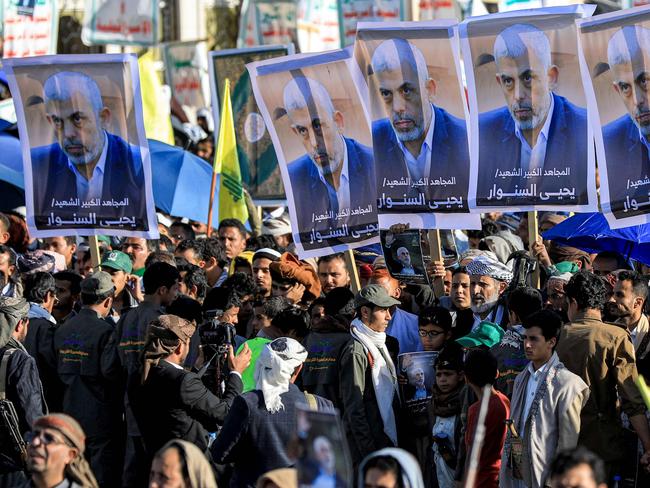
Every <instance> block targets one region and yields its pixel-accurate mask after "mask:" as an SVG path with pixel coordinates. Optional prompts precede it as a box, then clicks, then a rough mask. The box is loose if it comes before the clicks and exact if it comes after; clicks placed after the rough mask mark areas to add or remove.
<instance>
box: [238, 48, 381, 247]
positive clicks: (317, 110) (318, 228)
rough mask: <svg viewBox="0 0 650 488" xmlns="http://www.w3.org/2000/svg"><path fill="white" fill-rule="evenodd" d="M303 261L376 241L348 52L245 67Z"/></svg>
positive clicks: (366, 136) (361, 117)
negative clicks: (278, 165) (262, 120)
mask: <svg viewBox="0 0 650 488" xmlns="http://www.w3.org/2000/svg"><path fill="white" fill-rule="evenodd" d="M247 68H248V70H249V72H250V73H251V81H252V83H253V91H254V93H255V99H256V100H257V103H258V105H259V107H260V109H261V112H262V115H263V117H264V122H265V123H266V127H267V129H268V130H269V132H270V134H271V139H272V140H273V145H274V146H275V151H276V154H277V156H278V161H279V164H280V171H281V172H282V180H283V182H284V188H285V191H286V194H287V200H288V203H289V212H290V215H291V225H292V227H293V238H294V241H295V243H296V246H297V248H298V253H299V255H300V256H301V257H315V256H321V255H325V254H331V253H333V252H339V251H344V250H347V249H351V248H355V247H359V246H364V245H367V244H371V243H374V242H377V241H378V233H377V213H376V209H375V200H376V194H375V186H374V170H373V158H372V149H371V137H370V128H369V127H368V122H367V120H368V119H367V116H366V112H365V106H364V104H363V103H362V101H361V96H360V93H359V92H358V91H357V88H356V85H355V82H354V81H353V73H354V71H353V70H352V68H354V66H353V60H352V57H351V54H350V52H349V51H348V50H340V51H332V52H328V53H321V54H312V55H306V54H302V55H300V54H297V55H293V56H285V57H283V58H279V59H272V60H269V61H261V62H257V63H253V64H249V65H247Z"/></svg>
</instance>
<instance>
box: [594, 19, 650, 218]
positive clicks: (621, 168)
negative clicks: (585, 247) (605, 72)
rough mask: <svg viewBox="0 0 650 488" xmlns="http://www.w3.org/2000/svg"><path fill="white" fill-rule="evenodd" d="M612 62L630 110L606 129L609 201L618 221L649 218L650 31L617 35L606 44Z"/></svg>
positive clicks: (626, 30) (615, 83)
mask: <svg viewBox="0 0 650 488" xmlns="http://www.w3.org/2000/svg"><path fill="white" fill-rule="evenodd" d="M607 61H608V63H609V67H610V69H611V70H612V75H613V87H614V91H615V92H616V93H617V95H618V96H619V98H620V100H621V101H622V102H623V104H624V105H625V109H626V111H627V113H626V114H625V115H623V116H622V117H619V118H618V119H616V120H614V121H612V122H610V123H609V124H607V125H606V126H604V127H603V140H604V143H605V154H606V158H607V161H608V162H609V163H610V167H609V168H611V169H609V173H608V178H607V181H608V183H609V199H610V205H611V209H612V212H613V213H614V215H615V216H616V217H618V218H623V217H632V216H634V215H640V214H643V213H646V212H647V210H644V209H643V208H642V207H643V206H645V205H646V204H647V203H648V201H649V200H650V199H649V198H648V191H649V190H650V188H649V186H650V179H648V176H650V161H649V159H648V147H649V146H650V141H649V139H648V138H649V136H650V100H649V99H648V90H650V85H649V83H650V74H649V73H650V69H649V68H648V66H649V64H648V63H649V61H650V30H649V29H647V28H646V27H643V26H640V25H628V26H625V27H623V28H621V29H619V30H617V31H616V32H615V33H614V34H613V35H612V37H611V38H610V40H609V43H608V45H607Z"/></svg>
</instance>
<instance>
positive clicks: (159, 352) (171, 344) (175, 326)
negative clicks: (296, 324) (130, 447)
mask: <svg viewBox="0 0 650 488" xmlns="http://www.w3.org/2000/svg"><path fill="white" fill-rule="evenodd" d="M195 329H196V326H195V325H194V324H192V323H191V322H189V321H187V320H185V319H182V318H180V317H177V316H175V315H161V316H159V317H158V318H157V319H156V320H154V321H153V322H151V323H150V324H149V327H148V328H147V338H146V342H145V345H144V353H143V359H144V364H143V368H142V370H141V373H142V377H141V385H140V386H139V387H138V388H137V389H136V390H134V394H133V400H134V401H133V410H134V413H135V417H136V419H137V421H138V425H139V426H140V429H141V432H142V437H143V440H144V445H145V448H146V451H147V454H148V456H149V458H151V457H153V455H154V454H155V453H156V452H157V451H158V450H159V449H160V448H161V447H162V446H163V445H165V443H167V442H168V441H170V440H172V439H183V440H186V441H188V442H192V443H194V444H195V445H196V446H197V447H198V448H199V449H200V450H201V451H202V452H203V453H206V454H207V453H208V441H209V436H208V432H215V431H216V430H217V429H218V427H219V424H220V423H222V422H223V420H224V418H225V417H226V414H227V413H228V410H229V409H230V407H231V405H232V403H233V400H234V398H235V397H237V395H239V394H241V392H242V381H241V373H242V371H244V370H245V369H246V368H247V367H248V364H249V363H250V351H249V350H248V348H246V347H245V348H244V350H243V351H242V352H241V353H240V354H238V355H237V356H235V355H234V354H233V350H232V347H230V348H229V351H228V364H229V367H230V373H229V374H228V375H227V376H226V379H225V391H224V393H223V395H222V398H221V399H220V398H218V397H217V396H216V395H215V394H214V393H213V392H211V391H209V390H208V389H207V388H206V387H205V385H204V384H203V382H202V381H201V377H200V376H199V375H197V374H195V373H190V372H188V371H185V370H184V369H183V366H182V365H183V363H184V361H185V358H186V357H187V354H188V352H189V344H190V338H191V337H192V335H193V334H194V330H195Z"/></svg>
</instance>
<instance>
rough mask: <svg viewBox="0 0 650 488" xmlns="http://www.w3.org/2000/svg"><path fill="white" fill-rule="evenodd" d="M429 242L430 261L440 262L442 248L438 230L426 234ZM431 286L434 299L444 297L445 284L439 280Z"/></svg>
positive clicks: (434, 281)
mask: <svg viewBox="0 0 650 488" xmlns="http://www.w3.org/2000/svg"><path fill="white" fill-rule="evenodd" d="M428 240H429V253H430V255H431V261H442V247H441V245H440V231H439V230H438V229H431V230H429V232H428ZM431 285H432V286H433V292H434V293H435V294H436V297H438V298H440V297H442V296H444V295H445V282H444V280H443V279H441V278H437V279H435V280H433V283H432V284H431Z"/></svg>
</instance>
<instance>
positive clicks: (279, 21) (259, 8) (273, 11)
mask: <svg viewBox="0 0 650 488" xmlns="http://www.w3.org/2000/svg"><path fill="white" fill-rule="evenodd" d="M297 3H298V1H297V0H279V1H278V0H244V1H243V3H242V7H241V14H240V18H239V37H238V39H237V47H239V48H243V47H253V46H268V45H272V44H291V43H294V44H295V43H296V41H297V38H298V36H297V33H296V16H297V8H298V5H297Z"/></svg>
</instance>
